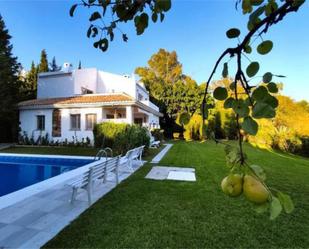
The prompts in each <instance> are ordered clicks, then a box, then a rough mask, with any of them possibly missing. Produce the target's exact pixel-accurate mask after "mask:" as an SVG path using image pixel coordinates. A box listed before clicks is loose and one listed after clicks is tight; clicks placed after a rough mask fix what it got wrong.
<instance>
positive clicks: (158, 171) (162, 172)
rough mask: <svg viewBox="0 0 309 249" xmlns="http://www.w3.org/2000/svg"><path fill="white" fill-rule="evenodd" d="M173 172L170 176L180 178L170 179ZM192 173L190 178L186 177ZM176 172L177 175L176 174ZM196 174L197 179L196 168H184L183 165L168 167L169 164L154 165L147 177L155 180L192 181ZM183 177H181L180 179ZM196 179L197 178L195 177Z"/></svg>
mask: <svg viewBox="0 0 309 249" xmlns="http://www.w3.org/2000/svg"><path fill="white" fill-rule="evenodd" d="M171 172H173V173H172V175H171V176H170V178H177V177H178V179H168V177H169V174H170V173H171ZM186 173H188V174H187V176H188V175H190V176H188V177H187V178H189V180H186V177H185V176H184V175H186ZM175 174H176V175H175ZM193 176H194V179H195V169H194V168H182V167H168V166H154V167H152V169H151V170H150V172H149V173H148V174H147V175H146V177H145V178H147V179H153V180H182V181H192V179H193ZM179 178H181V179H179ZM195 180H196V179H195Z"/></svg>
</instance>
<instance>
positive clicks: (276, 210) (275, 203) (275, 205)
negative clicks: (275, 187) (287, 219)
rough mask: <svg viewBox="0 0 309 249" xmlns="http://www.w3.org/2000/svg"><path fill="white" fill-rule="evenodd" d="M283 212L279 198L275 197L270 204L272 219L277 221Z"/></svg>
mask: <svg viewBox="0 0 309 249" xmlns="http://www.w3.org/2000/svg"><path fill="white" fill-rule="evenodd" d="M281 211H282V206H281V203H280V201H279V199H278V198H276V197H273V198H272V201H271V203H270V219H271V220H274V219H276V218H277V217H278V216H279V214H280V213H281Z"/></svg>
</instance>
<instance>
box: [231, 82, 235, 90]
mask: <svg viewBox="0 0 309 249" xmlns="http://www.w3.org/2000/svg"><path fill="white" fill-rule="evenodd" d="M235 87H236V82H235V81H234V82H232V83H231V84H230V89H231V90H232V91H234V90H235Z"/></svg>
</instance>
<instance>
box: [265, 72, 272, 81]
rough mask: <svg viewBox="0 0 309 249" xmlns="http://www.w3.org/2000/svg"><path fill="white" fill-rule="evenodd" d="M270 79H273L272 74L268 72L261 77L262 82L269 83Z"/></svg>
mask: <svg viewBox="0 0 309 249" xmlns="http://www.w3.org/2000/svg"><path fill="white" fill-rule="evenodd" d="M272 78H273V74H272V73H270V72H267V73H265V74H264V75H263V82H265V83H269V82H271V80H272Z"/></svg>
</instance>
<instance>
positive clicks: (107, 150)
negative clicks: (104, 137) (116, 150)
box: [94, 147, 113, 160]
mask: <svg viewBox="0 0 309 249" xmlns="http://www.w3.org/2000/svg"><path fill="white" fill-rule="evenodd" d="M108 153H109V154H110V156H111V157H113V150H112V149H111V148H109V147H106V148H104V149H101V150H99V151H98V153H97V154H96V155H95V157H94V160H100V159H101V157H102V156H104V157H105V158H107V157H108Z"/></svg>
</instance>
